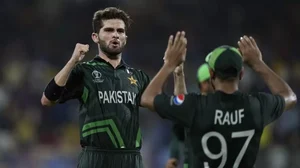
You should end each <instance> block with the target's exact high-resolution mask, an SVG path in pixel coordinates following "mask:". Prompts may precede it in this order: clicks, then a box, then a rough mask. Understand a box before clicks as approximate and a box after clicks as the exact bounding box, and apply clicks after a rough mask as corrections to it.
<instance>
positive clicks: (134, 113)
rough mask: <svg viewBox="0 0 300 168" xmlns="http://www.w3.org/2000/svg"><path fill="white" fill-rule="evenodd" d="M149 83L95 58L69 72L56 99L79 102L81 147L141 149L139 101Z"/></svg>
mask: <svg viewBox="0 0 300 168" xmlns="http://www.w3.org/2000/svg"><path fill="white" fill-rule="evenodd" d="M148 83H149V77H148V76H147V75H146V74H145V73H144V72H143V71H141V70H137V69H134V68H131V67H129V66H128V65H127V64H126V63H125V62H124V61H121V63H120V65H119V66H118V67H116V68H114V67H113V66H111V64H109V63H108V62H106V61H105V60H103V59H101V58H100V57H99V56H96V57H95V58H94V59H93V60H91V61H89V62H83V63H80V64H78V65H76V67H75V68H74V69H73V70H72V72H71V74H70V76H69V79H68V82H67V84H66V86H65V90H64V92H63V94H62V96H61V98H60V99H59V103H64V102H65V101H67V100H70V99H78V100H79V102H80V109H79V126H80V143H81V146H94V147H99V148H103V149H112V148H140V147H141V131H140V128H139V106H140V98H141V95H142V93H143V91H144V90H145V88H146V87H147V85H148Z"/></svg>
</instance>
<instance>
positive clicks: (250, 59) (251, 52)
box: [238, 36, 262, 66]
mask: <svg viewBox="0 0 300 168" xmlns="http://www.w3.org/2000/svg"><path fill="white" fill-rule="evenodd" d="M238 46H239V50H240V52H241V54H242V55H243V60H244V62H245V63H246V64H248V65H249V66H253V65H254V64H256V63H257V62H259V61H262V55H261V52H260V50H259V48H258V46H257V44H256V42H255V40H254V38H253V37H250V38H249V37H247V36H243V37H241V39H240V40H239V41H238Z"/></svg>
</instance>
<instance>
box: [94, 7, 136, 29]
mask: <svg viewBox="0 0 300 168" xmlns="http://www.w3.org/2000/svg"><path fill="white" fill-rule="evenodd" d="M109 19H120V20H123V22H124V23H125V30H128V28H129V27H130V24H131V19H130V17H129V15H128V14H127V13H126V12H124V11H123V10H121V9H118V8H116V7H108V8H105V9H103V10H98V11H96V12H95V13H94V17H93V22H92V26H93V32H94V33H99V30H100V29H101V28H102V27H103V20H109Z"/></svg>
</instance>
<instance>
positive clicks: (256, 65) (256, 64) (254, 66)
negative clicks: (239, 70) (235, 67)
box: [249, 60, 267, 72]
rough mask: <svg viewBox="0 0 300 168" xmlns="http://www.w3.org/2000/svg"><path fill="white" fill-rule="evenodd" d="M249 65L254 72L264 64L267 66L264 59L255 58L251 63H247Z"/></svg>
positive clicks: (259, 69) (258, 70)
mask: <svg viewBox="0 0 300 168" xmlns="http://www.w3.org/2000/svg"><path fill="white" fill-rule="evenodd" d="M249 66H250V67H251V68H252V69H253V70H254V71H255V72H260V71H261V70H262V69H263V68H264V67H265V66H267V65H266V64H265V62H264V61H262V60H257V61H255V62H252V63H251V64H249Z"/></svg>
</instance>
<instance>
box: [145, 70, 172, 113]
mask: <svg viewBox="0 0 300 168" xmlns="http://www.w3.org/2000/svg"><path fill="white" fill-rule="evenodd" d="M174 69H175V68H174V67H170V66H168V65H167V64H164V66H163V67H162V68H161V69H160V70H159V72H158V73H157V74H156V75H155V77H154V78H153V79H152V80H151V82H150V83H149V85H148V86H147V88H146V89H145V91H144V93H143V95H142V98H141V104H142V106H143V107H146V108H148V109H150V110H152V111H154V98H155V96H156V95H158V94H160V93H161V92H162V88H163V85H164V83H165V82H166V80H167V78H168V76H169V75H170V74H171V73H172V72H173V71H174Z"/></svg>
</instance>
